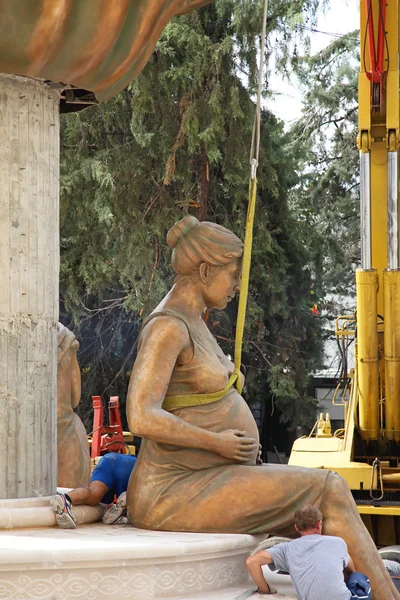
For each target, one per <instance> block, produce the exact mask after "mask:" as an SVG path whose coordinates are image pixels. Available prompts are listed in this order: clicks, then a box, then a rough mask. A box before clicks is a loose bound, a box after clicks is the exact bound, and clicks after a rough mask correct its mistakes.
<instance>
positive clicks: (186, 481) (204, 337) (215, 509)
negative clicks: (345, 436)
mask: <svg viewBox="0 0 400 600" xmlns="http://www.w3.org/2000/svg"><path fill="white" fill-rule="evenodd" d="M167 242H168V244H169V246H170V247H171V248H172V249H173V253H172V266H173V268H174V270H175V272H176V274H177V278H176V282H175V285H174V286H173V288H172V289H171V291H170V292H169V293H168V294H167V296H166V297H165V298H164V299H163V300H162V301H161V303H160V304H159V305H158V306H157V308H156V309H155V311H154V312H153V313H152V314H151V315H150V317H149V318H148V319H147V321H146V322H145V323H144V326H143V329H142V332H141V335H140V339H139V346H138V356H137V359H136V362H135V365H134V368H133V371H132V376H131V381H130V386H129V392H128V402H127V413H128V422H129V427H130V430H131V431H132V432H133V433H134V434H136V435H139V436H141V437H143V438H144V440H143V443H142V446H141V450H140V454H139V458H138V461H137V464H136V467H135V469H134V471H133V474H132V477H131V479H130V483H129V488H128V499H127V504H128V515H129V519H130V520H131V522H132V523H133V524H134V525H135V526H137V527H141V528H146V529H156V530H163V531H193V532H227V533H276V534H281V535H291V534H293V532H294V528H293V515H294V512H295V510H296V509H297V508H299V507H300V506H302V505H304V504H313V505H315V506H318V507H319V508H320V509H321V511H322V514H323V518H324V533H326V534H330V535H338V536H340V537H342V538H343V539H344V540H345V541H346V542H347V545H348V547H349V552H350V554H351V555H352V556H353V558H354V562H355V564H356V568H357V569H359V570H360V571H363V572H364V573H366V574H367V575H368V576H369V578H370V580H371V584H372V588H373V590H374V598H375V599H377V600H392V599H394V598H396V599H397V598H398V593H397V591H396V590H395V588H394V586H393V584H392V582H391V580H390V577H389V576H388V574H387V572H386V570H385V568H384V566H383V563H382V561H381V560H380V558H379V556H378V553H377V551H376V548H375V546H374V544H373V542H372V540H371V538H370V536H369V534H368V532H367V530H366V529H365V527H364V525H363V523H362V521H361V519H360V517H359V515H358V512H357V508H356V506H355V503H354V501H353V498H352V496H351V494H350V491H349V490H348V488H347V485H346V483H345V482H344V481H343V480H342V479H341V478H340V477H338V476H337V475H335V474H334V473H331V472H330V471H326V470H320V469H306V468H300V467H288V466H279V465H262V466H261V465H257V464H256V459H257V452H258V443H259V442H258V431H257V426H256V423H255V421H254V419H253V416H252V414H251V412H250V410H249V408H248V406H247V404H246V402H245V401H244V399H243V398H242V397H241V395H240V394H239V393H238V392H237V390H236V388H235V387H234V386H232V387H231V388H230V389H229V390H228V391H227V393H226V394H225V395H224V397H222V398H219V399H217V400H216V401H210V394H212V393H215V392H219V391H221V390H223V389H224V388H225V387H226V386H227V384H228V380H229V377H230V376H231V374H232V372H233V370H234V365H233V363H232V362H231V361H230V359H229V358H228V357H227V356H225V355H224V353H223V352H222V350H221V348H220V347H219V346H218V344H217V341H216V340H215V338H214V337H213V336H212V334H211V332H210V331H209V329H208V327H207V325H206V324H205V322H204V320H203V314H204V311H205V310H206V309H208V308H218V309H223V308H225V307H226V305H227V303H228V302H229V301H230V300H231V299H232V298H233V297H234V296H235V294H236V293H237V292H238V291H239V289H240V277H241V257H242V253H243V244H242V242H241V240H240V239H239V238H238V237H237V236H236V235H234V234H233V233H232V232H230V231H229V230H227V229H226V228H224V227H222V226H220V225H216V224H214V223H209V222H199V221H198V220H197V219H196V218H194V217H192V216H186V217H185V218H184V219H182V220H181V221H179V222H178V223H176V224H175V225H174V226H173V227H172V228H171V229H170V231H169V233H168V236H167ZM192 395H196V396H197V401H196V399H195V400H194V401H190V399H189V400H188V401H187V402H186V405H185V402H184V401H182V402H180V403H179V406H178V407H174V403H173V402H172V403H168V398H171V397H172V398H177V397H178V398H180V399H182V397H183V398H187V397H188V396H189V397H190V396H192ZM199 395H204V399H205V401H204V402H202V401H201V397H200V396H199ZM165 400H166V404H165V406H164V407H163V403H164V401H165ZM167 407H168V410H167Z"/></svg>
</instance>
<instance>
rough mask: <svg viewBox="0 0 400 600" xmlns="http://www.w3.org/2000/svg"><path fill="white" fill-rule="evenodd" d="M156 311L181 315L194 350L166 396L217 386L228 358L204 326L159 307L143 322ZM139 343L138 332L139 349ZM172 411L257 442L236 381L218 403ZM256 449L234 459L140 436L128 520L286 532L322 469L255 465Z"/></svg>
mask: <svg viewBox="0 0 400 600" xmlns="http://www.w3.org/2000/svg"><path fill="white" fill-rule="evenodd" d="M158 316H164V317H168V318H170V319H178V320H180V321H183V322H184V323H185V325H186V327H187V330H188V333H189V336H190V340H191V342H192V345H193V350H194V351H193V358H192V359H191V360H190V361H189V363H187V364H185V365H182V366H178V365H176V366H175V368H174V370H173V373H172V376H171V380H170V383H169V386H168V389H167V394H166V397H168V396H174V395H179V394H194V393H207V392H211V391H214V390H215V383H216V381H218V383H219V388H218V389H223V388H224V387H225V386H226V385H227V383H228V380H229V377H230V375H231V373H232V372H233V369H234V365H233V363H232V362H231V361H230V360H229V359H228V357H226V356H225V355H224V354H223V352H222V350H221V348H220V347H219V345H218V343H217V341H216V339H215V338H214V337H213V335H212V334H211V332H210V331H209V329H208V328H207V326H206V325H205V324H204V323H194V322H192V321H191V320H189V319H188V318H187V317H185V316H184V315H182V314H181V313H177V312H174V311H172V310H169V309H163V310H159V311H157V312H154V313H152V314H151V315H150V317H149V318H148V319H147V321H146V322H145V324H144V327H145V326H146V325H147V323H148V322H149V321H150V320H151V319H153V318H155V317H158ZM140 345H141V340H140V339H139V350H140ZM210 381H212V382H213V385H212V389H210ZM193 382H196V383H195V388H194V387H193V386H194V383H193ZM171 412H173V414H174V415H175V416H176V417H177V418H179V419H183V420H184V421H186V422H187V423H190V424H192V425H195V426H197V427H200V428H203V429H207V430H209V431H212V432H221V431H224V430H227V429H239V430H243V431H245V432H246V436H248V437H252V438H254V439H255V440H256V441H257V443H258V440H259V436H258V429H257V425H256V423H255V421H254V418H253V415H252V413H251V411H250V409H249V407H248V405H247V403H246V402H245V400H244V399H243V398H242V396H241V395H240V394H239V393H238V391H237V390H236V388H235V387H232V388H231V389H230V390H229V392H228V393H227V394H226V395H225V396H224V397H223V398H222V399H221V400H218V401H217V402H213V403H210V404H204V405H199V406H190V407H186V408H179V409H176V410H172V411H171ZM257 454H258V451H257V450H254V452H253V454H252V455H251V457H250V458H249V460H248V461H247V463H246V464H238V463H237V462H235V461H234V460H230V459H227V458H224V457H222V456H219V455H218V454H215V453H214V452H211V451H209V450H207V449H206V448H202V449H197V448H183V447H179V446H175V445H173V444H165V443H160V442H156V441H153V440H149V439H143V441H142V444H141V448H140V452H139V458H138V460H137V462H136V466H135V468H134V470H133V472H132V475H131V478H130V481H129V486H128V494H127V505H128V517H129V520H130V521H131V522H132V524H133V525H135V526H136V527H139V528H144V529H155V530H161V531H187V532H214V533H217V532H219V533H252V534H256V533H276V534H280V535H290V534H293V515H294V512H295V510H296V509H297V508H299V507H301V506H303V505H304V504H313V505H315V506H319V504H320V501H321V497H322V493H323V490H324V486H325V483H326V479H327V477H328V476H329V471H326V470H322V469H307V468H303V467H290V466H287V465H272V464H271V465H258V464H256V459H257Z"/></svg>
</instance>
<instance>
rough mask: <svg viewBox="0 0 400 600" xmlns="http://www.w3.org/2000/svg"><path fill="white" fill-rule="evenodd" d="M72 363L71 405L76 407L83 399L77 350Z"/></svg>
mask: <svg viewBox="0 0 400 600" xmlns="http://www.w3.org/2000/svg"><path fill="white" fill-rule="evenodd" d="M71 363H72V364H71V405H72V408H76V407H77V406H78V404H79V402H80V399H81V370H80V368H79V363H78V358H77V356H76V352H74V354H73V356H72V360H71Z"/></svg>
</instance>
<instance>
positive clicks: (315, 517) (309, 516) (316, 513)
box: [294, 504, 322, 535]
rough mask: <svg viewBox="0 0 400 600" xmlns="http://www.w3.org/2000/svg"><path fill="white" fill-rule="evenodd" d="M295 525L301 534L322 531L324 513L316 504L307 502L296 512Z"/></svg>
mask: <svg viewBox="0 0 400 600" xmlns="http://www.w3.org/2000/svg"><path fill="white" fill-rule="evenodd" d="M294 526H295V529H296V531H297V532H298V533H300V535H307V534H310V533H321V532H322V513H321V511H320V510H318V508H316V507H315V506H311V505H310V504H306V505H305V506H302V507H301V508H299V509H298V510H296V512H295V513H294Z"/></svg>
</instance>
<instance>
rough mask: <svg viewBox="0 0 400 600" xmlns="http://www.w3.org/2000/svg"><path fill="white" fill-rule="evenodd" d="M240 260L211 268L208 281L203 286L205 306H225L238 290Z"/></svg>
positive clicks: (240, 269)
mask: <svg viewBox="0 0 400 600" xmlns="http://www.w3.org/2000/svg"><path fill="white" fill-rule="evenodd" d="M241 278H242V261H241V259H236V260H234V261H232V262H231V263H229V264H227V265H225V266H222V267H214V268H212V269H211V275H210V281H208V282H207V284H206V285H205V286H204V300H205V302H206V305H207V308H219V309H221V308H225V307H226V305H227V304H228V302H230V301H231V300H232V299H233V298H234V297H235V295H236V292H238V291H239V290H240V281H241Z"/></svg>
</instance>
